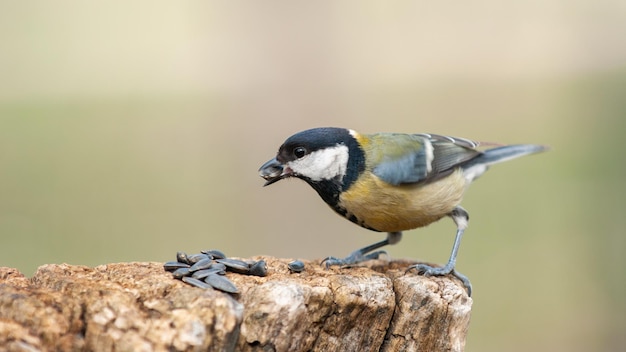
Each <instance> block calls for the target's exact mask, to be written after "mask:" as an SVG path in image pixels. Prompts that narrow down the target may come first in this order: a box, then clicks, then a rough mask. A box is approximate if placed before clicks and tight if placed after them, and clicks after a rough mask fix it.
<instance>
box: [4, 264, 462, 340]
mask: <svg viewBox="0 0 626 352" xmlns="http://www.w3.org/2000/svg"><path fill="white" fill-rule="evenodd" d="M255 259H265V260H266V262H267V265H268V275H267V276H266V277H256V276H247V275H240V274H235V273H227V277H228V278H229V279H230V280H231V281H232V282H233V283H235V285H236V286H237V287H238V288H239V291H240V293H238V294H234V295H233V294H227V293H223V292H220V291H217V290H213V289H200V288H196V287H192V286H190V285H187V284H185V283H183V282H182V281H179V280H175V279H173V278H172V275H171V274H170V273H168V272H165V271H164V270H163V265H162V263H118V264H108V265H101V266H98V267H95V268H89V267H85V266H72V265H67V264H62V265H54V264H49V265H44V266H41V267H40V268H39V269H38V270H37V272H36V273H35V275H34V276H33V277H32V278H26V277H24V276H23V275H22V274H21V273H19V272H18V271H17V270H16V269H12V268H0V346H5V347H4V348H5V349H6V350H7V351H85V350H88V351H207V350H208V351H463V349H464V345H465V337H466V333H467V329H468V326H469V320H470V311H471V305H472V300H471V298H469V297H468V296H467V294H466V292H465V289H464V288H463V286H462V284H461V283H460V282H459V281H458V280H456V279H454V278H449V277H434V278H433V277H428V278H427V277H423V276H419V275H416V274H415V273H414V272H409V273H406V274H405V269H406V267H407V266H408V265H409V264H412V263H410V262H407V261H391V262H388V261H382V260H377V261H371V262H369V263H368V264H367V266H364V267H353V268H331V269H329V270H326V269H323V268H322V267H321V266H320V265H319V264H318V263H315V262H306V263H305V264H306V269H305V271H303V272H302V273H291V272H290V271H289V270H288V268H287V263H288V262H289V260H286V259H276V258H270V257H263V258H261V257H257V258H255Z"/></svg>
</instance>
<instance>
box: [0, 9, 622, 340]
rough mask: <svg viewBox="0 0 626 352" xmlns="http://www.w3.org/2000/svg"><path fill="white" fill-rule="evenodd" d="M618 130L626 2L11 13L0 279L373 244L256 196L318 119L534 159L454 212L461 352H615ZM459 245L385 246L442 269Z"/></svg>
mask: <svg viewBox="0 0 626 352" xmlns="http://www.w3.org/2000/svg"><path fill="white" fill-rule="evenodd" d="M625 118H626V2H623V1H611V0H600V1H592V0H579V1H576V0H574V1H564V0H563V1H559V0H546V1H532V2H525V1H516V2H512V1H509V2H502V1H495V0H482V1H472V2H454V3H450V2H432V1H417V2H404V1H402V2H367V1H359V2H343V1H342V2H339V1H336V2H325V1H316V2H297V1H270V2H239V1H228V2H220V3H217V2H175V1H136V2H123V3H120V4H115V3H114V2H107V3H106V4H104V5H96V4H93V3H86V2H64V1H55V2H41V3H33V2H18V1H15V2H8V1H5V2H2V4H0V265H2V266H10V267H17V268H18V269H20V270H22V271H23V272H24V273H26V274H27V275H31V274H32V273H33V272H34V270H35V269H36V268H37V266H39V265H41V264H45V263H63V262H66V263H71V264H84V265H90V266H94V265H98V264H102V263H108V262H120V261H166V260H170V259H173V258H174V254H175V252H176V251H177V250H184V251H188V252H197V251H199V250H201V249H207V248H219V249H221V250H223V251H225V252H226V253H227V254H229V255H233V256H243V257H246V256H252V255H257V254H264V255H273V256H282V257H293V258H308V259H313V258H322V257H325V256H327V255H335V256H342V255H346V254H347V253H348V252H350V251H351V250H353V249H356V248H357V247H360V246H362V245H366V244H369V243H371V242H373V241H377V240H379V239H381V238H383V237H384V235H382V234H377V233H374V232H369V231H367V230H364V229H361V228H358V227H357V226H354V225H353V224H351V223H349V222H348V221H345V220H344V219H341V218H340V217H338V216H336V215H335V214H334V213H333V212H332V211H330V210H329V209H327V207H326V205H325V204H324V203H323V202H322V201H321V200H320V199H319V198H318V196H317V195H316V194H315V193H314V191H313V190H312V189H310V188H309V187H308V186H306V185H305V184H304V183H303V182H299V181H289V182H281V183H279V184H276V185H273V186H271V187H268V188H263V187H261V185H262V184H263V180H262V179H260V178H259V177H258V175H257V169H258V167H259V166H260V165H261V164H262V163H263V162H265V161H266V160H268V159H269V158H271V157H273V155H274V153H275V152H276V150H277V148H278V146H279V145H280V144H281V143H282V141H283V140H284V139H285V138H286V137H288V136H289V135H291V134H292V133H294V132H297V131H299V130H303V129H307V128H311V127H315V126H326V125H332V126H342V127H349V128H353V129H356V130H358V131H360V132H364V133H368V132H376V131H394V132H434V133H444V134H450V135H456V136H461V137H468V138H473V139H477V140H484V141H494V142H502V143H524V142H526V143H543V144H548V145H550V146H551V147H552V148H553V150H552V151H551V152H549V153H546V154H543V155H537V156H532V157H527V158H524V159H519V160H516V161H514V162H511V163H507V164H502V165H498V166H496V167H494V168H493V169H492V170H491V171H490V172H489V173H488V174H487V175H485V176H483V177H482V178H481V179H480V180H479V181H478V182H477V183H476V184H474V185H473V187H472V188H471V189H470V191H469V192H468V194H467V196H466V199H465V202H464V206H465V208H466V209H468V211H469V212H470V214H471V218H472V221H471V224H470V228H469V230H468V232H467V235H466V236H465V238H464V243H463V244H462V246H461V251H460V255H459V262H458V269H459V270H460V271H461V272H463V273H465V274H467V275H468V276H469V277H470V278H471V279H472V282H473V284H474V288H475V294H474V308H473V312H472V323H471V326H470V332H469V337H468V342H467V351H470V352H476V351H481V352H489V351H568V352H571V351H623V350H624V349H626V338H625V337H624V331H626V304H625V303H624V297H625V296H626V284H625V281H626V270H625V269H624V268H625V266H626V260H625V259H624V251H625V249H626V239H625V236H624V230H623V228H624V226H623V219H621V217H622V216H623V214H624V210H625V207H624V199H626V191H625V186H624V180H625V177H626V166H625V163H624V161H625V160H624V159H625V158H624V153H623V152H622V145H621V143H622V141H623V136H624V132H626V119H625ZM454 229H455V228H454V225H453V223H452V222H451V221H449V220H444V221H441V222H440V223H437V224H435V225H432V226H430V227H429V228H427V229H420V230H415V231H411V232H409V233H407V234H406V235H405V237H404V240H403V241H402V242H401V243H400V244H399V245H397V246H394V247H390V248H389V253H390V255H392V256H393V257H409V258H419V259H422V260H427V261H432V262H439V263H444V262H445V261H446V259H447V257H448V254H449V250H450V248H451V245H452V240H453V236H454Z"/></svg>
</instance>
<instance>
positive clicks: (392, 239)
mask: <svg viewBox="0 0 626 352" xmlns="http://www.w3.org/2000/svg"><path fill="white" fill-rule="evenodd" d="M401 239H402V232H389V233H388V234H387V238H386V239H384V240H382V241H380V242H376V243H374V244H371V245H369V246H366V247H363V248H361V249H357V250H356V251H354V252H352V253H350V255H348V256H347V257H345V258H335V257H327V258H326V259H324V260H322V264H326V267H327V268H328V267H330V266H332V265H341V266H350V265H354V264H358V263H361V262H364V261H367V260H371V259H378V257H379V256H380V255H381V254H386V253H387V252H385V251H375V252H372V251H374V250H376V249H378V248H381V247H384V246H386V245H388V244H396V243H398V242H400V240H401Z"/></svg>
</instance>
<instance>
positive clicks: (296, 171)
mask: <svg viewBox="0 0 626 352" xmlns="http://www.w3.org/2000/svg"><path fill="white" fill-rule="evenodd" d="M353 133H354V132H353V131H351V130H348V129H345V128H334V127H324V128H314V129H310V130H306V131H302V132H299V133H296V134H294V135H293V136H291V137H289V138H287V140H286V141H285V142H284V143H283V144H282V145H281V146H280V148H279V150H278V154H277V155H276V157H275V158H274V159H271V160H269V161H268V162H266V163H265V164H263V166H261V168H260V169H259V175H260V176H261V177H262V178H264V179H265V180H266V183H265V186H268V185H271V184H272V183H275V182H277V181H280V180H282V179H284V178H288V177H297V178H300V179H303V180H305V181H307V182H308V183H309V184H314V183H317V182H323V181H335V182H341V181H342V179H343V177H344V176H345V175H346V173H347V172H348V163H349V159H350V146H351V145H353V144H354V143H356V140H355V138H354V136H353Z"/></svg>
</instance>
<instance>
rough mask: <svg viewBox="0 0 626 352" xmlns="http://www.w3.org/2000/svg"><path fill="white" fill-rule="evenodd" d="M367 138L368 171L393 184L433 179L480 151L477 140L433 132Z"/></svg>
mask: <svg viewBox="0 0 626 352" xmlns="http://www.w3.org/2000/svg"><path fill="white" fill-rule="evenodd" d="M371 140H372V141H374V143H372V145H371V148H370V150H369V153H368V157H369V156H370V155H371V156H373V159H374V160H375V161H374V162H375V166H374V167H372V172H373V173H374V174H375V175H376V176H378V177H379V178H381V179H382V180H383V181H385V182H387V183H390V184H393V185H400V184H411V183H418V182H428V181H432V180H436V179H438V178H440V177H443V176H445V175H448V174H450V173H451V172H452V171H453V170H454V169H455V168H456V167H457V166H459V165H460V164H462V163H464V162H466V161H468V160H471V159H473V158H475V157H477V156H479V155H481V154H482V152H480V151H479V150H477V149H476V148H477V147H478V146H479V143H477V142H474V141H471V140H469V139H464V138H455V137H448V136H442V135H436V134H412V135H405V134H377V135H372V139H371Z"/></svg>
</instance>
